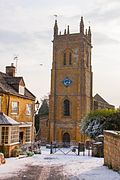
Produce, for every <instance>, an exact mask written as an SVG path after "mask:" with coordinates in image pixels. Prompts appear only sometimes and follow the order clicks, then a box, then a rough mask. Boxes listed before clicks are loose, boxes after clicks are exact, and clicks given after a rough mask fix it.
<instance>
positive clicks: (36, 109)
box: [31, 100, 40, 149]
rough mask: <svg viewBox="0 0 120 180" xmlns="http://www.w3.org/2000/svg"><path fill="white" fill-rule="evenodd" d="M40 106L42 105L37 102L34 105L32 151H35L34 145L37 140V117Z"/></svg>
mask: <svg viewBox="0 0 120 180" xmlns="http://www.w3.org/2000/svg"><path fill="white" fill-rule="evenodd" d="M39 106H40V103H39V101H38V100H37V101H36V102H35V104H34V111H33V135H32V141H31V147H32V149H33V143H34V138H35V115H36V113H37V112H38V109H39Z"/></svg>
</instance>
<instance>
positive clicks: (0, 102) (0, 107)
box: [0, 96, 2, 111]
mask: <svg viewBox="0 0 120 180" xmlns="http://www.w3.org/2000/svg"><path fill="white" fill-rule="evenodd" d="M1 110H2V96H0V111H1Z"/></svg>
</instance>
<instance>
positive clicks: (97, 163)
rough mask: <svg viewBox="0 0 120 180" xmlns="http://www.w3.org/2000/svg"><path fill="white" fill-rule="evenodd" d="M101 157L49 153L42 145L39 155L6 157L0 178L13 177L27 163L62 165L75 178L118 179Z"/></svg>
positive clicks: (0, 171)
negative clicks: (104, 164)
mask: <svg viewBox="0 0 120 180" xmlns="http://www.w3.org/2000/svg"><path fill="white" fill-rule="evenodd" d="M103 163H104V160H103V158H94V157H90V156H83V155H81V156H76V155H75V154H74V153H71V154H68V155H64V154H63V153H61V152H60V151H58V152H57V153H56V154H50V150H49V149H46V148H45V147H42V154H41V155H34V156H32V157H26V158H21V159H19V158H7V159H6V164H4V165H1V166H0V178H5V177H13V176H14V175H16V174H17V173H18V171H19V170H23V169H24V170H26V169H25V167H26V166H27V165H32V166H34V165H40V166H47V167H49V166H50V167H51V166H53V165H55V166H60V165H62V166H63V173H64V175H66V176H67V177H69V179H71V180H75V179H80V180H113V179H115V180H120V174H118V173H117V172H115V171H112V170H109V169H108V168H107V167H105V166H103Z"/></svg>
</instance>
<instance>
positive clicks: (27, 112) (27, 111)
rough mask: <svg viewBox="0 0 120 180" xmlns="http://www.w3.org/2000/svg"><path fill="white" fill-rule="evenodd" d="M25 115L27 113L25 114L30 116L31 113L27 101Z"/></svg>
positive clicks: (30, 106)
mask: <svg viewBox="0 0 120 180" xmlns="http://www.w3.org/2000/svg"><path fill="white" fill-rule="evenodd" d="M29 108H30V109H29ZM28 109H29V110H30V111H29V110H28ZM26 115H27V116H31V115H32V104H29V103H27V104H26Z"/></svg>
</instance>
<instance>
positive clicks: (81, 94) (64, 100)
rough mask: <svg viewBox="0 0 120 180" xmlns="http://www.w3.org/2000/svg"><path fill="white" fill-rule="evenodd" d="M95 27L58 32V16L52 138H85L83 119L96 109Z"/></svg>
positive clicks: (52, 80)
mask: <svg viewBox="0 0 120 180" xmlns="http://www.w3.org/2000/svg"><path fill="white" fill-rule="evenodd" d="M91 48H92V45H91V30H90V27H89V29H88V31H87V29H86V31H85V33H84V22H83V17H81V21H80V32H79V33H74V34H70V30H69V26H68V28H67V30H66V29H65V31H64V34H61V32H60V34H58V24H57V20H55V25H54V39H53V63H52V71H51V92H50V100H49V103H50V104H49V125H50V128H49V130H50V131H49V141H57V142H59V143H60V142H64V143H72V142H78V141H83V139H84V138H83V135H81V134H80V120H81V118H82V117H84V116H85V115H86V114H87V113H88V112H90V110H91V109H92V67H91Z"/></svg>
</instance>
